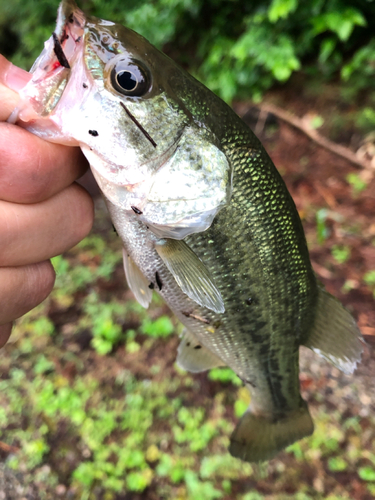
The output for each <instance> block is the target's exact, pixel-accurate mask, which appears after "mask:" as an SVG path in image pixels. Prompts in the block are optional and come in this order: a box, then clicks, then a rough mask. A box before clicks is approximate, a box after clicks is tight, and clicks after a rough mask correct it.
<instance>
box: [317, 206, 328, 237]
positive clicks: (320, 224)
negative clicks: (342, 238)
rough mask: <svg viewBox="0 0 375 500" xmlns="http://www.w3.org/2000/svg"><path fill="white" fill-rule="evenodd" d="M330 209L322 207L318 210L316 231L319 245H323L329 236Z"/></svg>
mask: <svg viewBox="0 0 375 500" xmlns="http://www.w3.org/2000/svg"><path fill="white" fill-rule="evenodd" d="M327 216H328V211H327V209H326V208H321V209H319V210H318V211H317V212H316V233H317V239H318V243H319V245H322V244H323V243H324V241H325V240H326V239H327V238H328V236H329V229H328V228H327V225H326V220H327Z"/></svg>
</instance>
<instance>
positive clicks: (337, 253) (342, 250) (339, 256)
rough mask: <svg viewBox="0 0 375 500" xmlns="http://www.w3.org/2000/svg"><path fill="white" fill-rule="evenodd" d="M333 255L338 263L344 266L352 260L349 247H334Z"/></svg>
mask: <svg viewBox="0 0 375 500" xmlns="http://www.w3.org/2000/svg"><path fill="white" fill-rule="evenodd" d="M331 253H332V255H333V258H334V259H335V260H336V262H338V263H339V264H343V263H344V262H346V261H347V260H348V259H349V258H350V247H348V246H347V245H333V247H332V249H331Z"/></svg>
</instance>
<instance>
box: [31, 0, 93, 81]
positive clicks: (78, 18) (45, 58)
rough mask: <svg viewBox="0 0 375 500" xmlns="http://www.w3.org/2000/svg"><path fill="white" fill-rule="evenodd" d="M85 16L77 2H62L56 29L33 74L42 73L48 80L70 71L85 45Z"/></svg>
mask: <svg viewBox="0 0 375 500" xmlns="http://www.w3.org/2000/svg"><path fill="white" fill-rule="evenodd" d="M85 25H86V16H85V14H84V13H83V12H82V11H81V10H80V9H79V8H78V7H77V6H76V4H75V2H72V1H69V0H67V1H63V2H61V4H60V6H59V9H58V15H57V21H56V29H55V31H54V32H53V33H52V36H51V38H49V40H47V42H46V43H45V47H44V50H43V52H42V53H41V54H40V56H39V57H38V59H37V60H36V61H35V63H34V65H33V67H32V68H31V73H37V71H38V70H39V71H42V72H43V73H44V74H43V76H44V78H47V77H49V76H51V75H53V74H54V73H56V72H58V71H62V70H63V69H64V68H65V69H70V67H71V66H72V63H73V61H74V58H75V55H76V54H77V53H78V52H79V51H80V50H81V48H82V45H83V35H84V28H85Z"/></svg>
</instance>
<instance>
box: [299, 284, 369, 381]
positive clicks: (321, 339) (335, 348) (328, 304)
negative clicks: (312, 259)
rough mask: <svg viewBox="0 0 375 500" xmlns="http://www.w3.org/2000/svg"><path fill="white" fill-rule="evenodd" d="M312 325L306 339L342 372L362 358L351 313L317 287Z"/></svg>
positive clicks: (356, 328) (349, 368)
mask: <svg viewBox="0 0 375 500" xmlns="http://www.w3.org/2000/svg"><path fill="white" fill-rule="evenodd" d="M316 311H317V312H316V318H315V323H314V326H313V328H312V330H311V332H310V336H309V338H308V340H307V341H306V342H305V345H306V347H309V348H310V349H312V350H313V351H314V352H316V353H317V354H320V355H321V356H322V357H324V358H325V359H327V360H328V361H330V362H331V363H332V364H333V365H335V366H337V368H339V369H340V370H342V371H343V372H344V373H349V374H350V373H353V371H354V370H355V368H356V366H357V363H358V362H359V361H360V359H361V354H362V351H363V340H362V336H361V332H360V331H359V329H358V326H357V325H356V322H355V320H354V318H353V317H352V315H351V314H350V313H349V311H347V310H346V309H345V308H344V306H343V305H342V304H341V302H339V301H338V300H337V299H336V298H335V297H333V296H332V295H331V294H329V293H328V292H327V291H325V290H324V289H323V288H321V289H319V295H318V302H317V308H316Z"/></svg>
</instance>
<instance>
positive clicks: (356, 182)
mask: <svg viewBox="0 0 375 500" xmlns="http://www.w3.org/2000/svg"><path fill="white" fill-rule="evenodd" d="M346 180H347V181H348V182H349V184H350V185H351V187H352V189H353V196H354V197H355V196H357V195H358V194H360V193H361V192H362V191H364V190H365V189H366V188H367V182H366V181H364V180H363V179H362V178H361V177H360V175H359V174H357V173H356V172H351V173H350V174H348V175H347V176H346Z"/></svg>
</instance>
